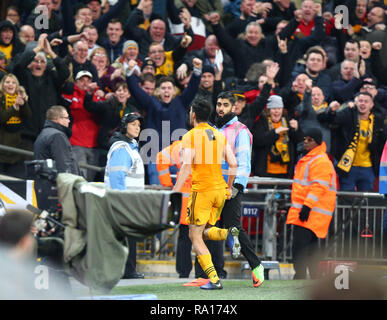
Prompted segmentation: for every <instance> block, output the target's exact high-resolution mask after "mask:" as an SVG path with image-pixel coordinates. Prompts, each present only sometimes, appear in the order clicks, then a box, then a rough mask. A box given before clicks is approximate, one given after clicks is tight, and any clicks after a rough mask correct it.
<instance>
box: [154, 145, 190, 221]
mask: <svg viewBox="0 0 387 320" xmlns="http://www.w3.org/2000/svg"><path fill="white" fill-rule="evenodd" d="M182 163H183V149H182V143H181V140H178V141H174V142H173V143H172V144H171V145H170V146H168V147H166V148H164V149H163V150H161V151H160V152H159V153H158V154H157V156H156V167H157V172H158V173H159V180H160V183H161V185H163V186H165V187H172V186H173V182H172V178H171V173H170V170H169V169H170V168H171V167H173V166H176V168H177V175H179V170H180V168H181V165H182ZM191 179H192V176H191V175H190V176H189V177H188V178H187V180H186V181H185V183H184V185H183V187H182V188H181V190H180V192H181V193H182V195H183V198H182V206H181V214H180V223H181V224H185V225H186V224H187V222H186V221H185V220H186V217H187V205H188V199H189V195H190V193H191V187H192V181H191Z"/></svg>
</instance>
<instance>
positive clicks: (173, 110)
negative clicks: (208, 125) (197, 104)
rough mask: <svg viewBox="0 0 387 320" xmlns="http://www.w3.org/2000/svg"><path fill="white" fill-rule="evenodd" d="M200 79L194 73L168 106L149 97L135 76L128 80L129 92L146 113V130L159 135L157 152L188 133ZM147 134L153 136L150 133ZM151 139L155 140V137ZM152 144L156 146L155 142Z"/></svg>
mask: <svg viewBox="0 0 387 320" xmlns="http://www.w3.org/2000/svg"><path fill="white" fill-rule="evenodd" d="M200 78H201V75H200V76H198V75H195V73H193V74H192V77H191V80H190V81H189V83H188V87H187V88H185V89H184V91H183V93H182V94H181V95H180V96H176V97H175V98H174V99H173V100H172V101H171V102H170V103H168V104H165V103H163V102H161V101H159V100H158V99H157V98H156V97H154V96H149V95H148V94H147V93H146V92H145V91H144V90H143V89H142V88H141V87H140V86H139V85H138V82H137V78H136V76H135V75H133V74H132V75H131V76H129V77H127V78H126V81H127V83H128V88H129V91H130V92H131V94H132V95H133V97H134V98H135V99H136V101H138V103H139V106H140V107H141V109H143V110H145V111H146V117H145V128H147V129H153V130H155V131H156V133H157V134H158V137H159V141H158V150H157V152H159V151H161V150H162V149H163V148H165V147H167V146H169V145H170V144H171V141H175V140H178V139H179V138H180V136H182V135H184V134H185V133H186V132H187V130H186V119H187V115H188V111H189V108H190V106H191V103H192V101H193V99H194V98H195V96H196V94H197V92H198V87H199V83H200ZM168 126H169V127H168ZM163 127H164V128H163ZM147 133H148V134H152V133H151V132H150V131H148V132H147ZM163 133H164V137H163ZM151 137H152V138H153V136H151ZM151 142H152V145H154V143H155V141H151ZM155 156H156V155H155Z"/></svg>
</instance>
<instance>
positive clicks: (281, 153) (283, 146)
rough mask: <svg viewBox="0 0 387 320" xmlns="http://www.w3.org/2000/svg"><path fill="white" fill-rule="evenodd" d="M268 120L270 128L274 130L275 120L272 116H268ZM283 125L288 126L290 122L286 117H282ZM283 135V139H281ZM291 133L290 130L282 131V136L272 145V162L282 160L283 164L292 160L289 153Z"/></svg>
mask: <svg viewBox="0 0 387 320" xmlns="http://www.w3.org/2000/svg"><path fill="white" fill-rule="evenodd" d="M267 122H268V125H269V129H270V130H273V129H274V126H273V122H272V121H271V119H270V116H268V117H267ZM281 125H282V127H285V128H288V124H287V121H286V119H285V118H281ZM281 136H282V139H281ZM288 143H289V135H288V132H282V133H281V135H280V138H279V139H277V141H276V142H275V143H274V144H273V145H272V147H271V149H270V161H271V162H281V163H283V164H285V163H289V162H290V155H289V145H288Z"/></svg>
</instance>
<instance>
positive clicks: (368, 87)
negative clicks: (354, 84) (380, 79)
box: [363, 84, 375, 89]
mask: <svg viewBox="0 0 387 320" xmlns="http://www.w3.org/2000/svg"><path fill="white" fill-rule="evenodd" d="M374 88H375V86H373V85H370V84H369V85H368V84H366V85H364V86H363V89H374Z"/></svg>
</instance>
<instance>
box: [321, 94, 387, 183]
mask: <svg viewBox="0 0 387 320" xmlns="http://www.w3.org/2000/svg"><path fill="white" fill-rule="evenodd" d="M339 107H340V103H338V102H337V101H333V102H331V104H330V105H329V108H328V109H327V111H326V113H325V114H324V116H323V119H324V120H327V121H328V122H330V123H332V124H337V125H339V126H340V132H339V133H338V135H337V136H335V137H332V139H337V141H336V142H337V146H338V148H337V153H336V154H335V158H336V160H337V161H338V164H337V173H338V175H339V180H340V190H343V191H355V190H357V191H372V190H374V180H375V177H376V176H377V175H378V174H379V164H380V157H381V155H382V150H383V146H384V142H385V140H386V131H385V128H384V123H383V119H384V117H383V116H382V115H381V114H380V113H378V112H376V110H373V107H374V101H373V98H372V95H371V94H369V93H367V92H360V93H358V94H357V95H356V97H355V106H354V107H353V108H349V107H347V108H343V109H342V110H338V109H339Z"/></svg>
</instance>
